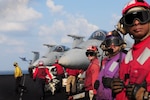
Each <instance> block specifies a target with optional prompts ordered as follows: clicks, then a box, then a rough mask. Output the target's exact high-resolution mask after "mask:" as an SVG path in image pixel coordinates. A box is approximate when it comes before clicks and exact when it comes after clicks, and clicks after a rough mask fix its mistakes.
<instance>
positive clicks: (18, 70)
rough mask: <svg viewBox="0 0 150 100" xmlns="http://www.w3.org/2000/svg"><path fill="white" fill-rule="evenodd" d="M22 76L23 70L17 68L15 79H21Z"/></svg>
mask: <svg viewBox="0 0 150 100" xmlns="http://www.w3.org/2000/svg"><path fill="white" fill-rule="evenodd" d="M21 76H22V70H21V68H20V67H19V66H16V67H15V71H14V77H15V78H17V77H21Z"/></svg>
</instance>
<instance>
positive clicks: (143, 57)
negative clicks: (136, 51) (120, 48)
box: [125, 47, 150, 65]
mask: <svg viewBox="0 0 150 100" xmlns="http://www.w3.org/2000/svg"><path fill="white" fill-rule="evenodd" d="M149 57H150V49H149V48H147V47H146V48H145V49H144V50H143V52H142V53H141V54H140V56H139V57H138V58H137V61H138V63H140V64H141V65H143V64H144V63H145V61H146V60H147V59H148V58H149ZM131 60H133V55H132V50H130V51H128V53H127V55H126V57H125V64H128V63H129V62H130V61H131Z"/></svg>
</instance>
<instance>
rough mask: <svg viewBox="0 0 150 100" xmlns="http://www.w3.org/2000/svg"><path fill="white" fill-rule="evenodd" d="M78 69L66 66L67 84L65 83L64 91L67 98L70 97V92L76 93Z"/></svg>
mask: <svg viewBox="0 0 150 100" xmlns="http://www.w3.org/2000/svg"><path fill="white" fill-rule="evenodd" d="M79 72H80V70H78V69H71V68H66V73H67V76H68V77H67V84H66V93H67V98H68V99H70V98H71V95H72V94H75V93H76V82H77V76H78V75H79Z"/></svg>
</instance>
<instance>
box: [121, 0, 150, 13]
mask: <svg viewBox="0 0 150 100" xmlns="http://www.w3.org/2000/svg"><path fill="white" fill-rule="evenodd" d="M133 7H144V8H146V9H150V5H149V4H148V3H147V2H145V1H144V0H131V1H130V2H128V3H127V4H126V5H125V7H124V8H123V10H122V14H123V15H124V14H126V13H127V11H128V10H129V9H131V8H133Z"/></svg>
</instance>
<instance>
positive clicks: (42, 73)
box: [33, 66, 52, 80]
mask: <svg viewBox="0 0 150 100" xmlns="http://www.w3.org/2000/svg"><path fill="white" fill-rule="evenodd" d="M46 75H48V77H49V79H50V80H51V79H52V75H51V74H50V72H49V69H48V68H46V67H44V66H39V67H36V69H35V72H34V73H33V79H35V78H41V79H46Z"/></svg>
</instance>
